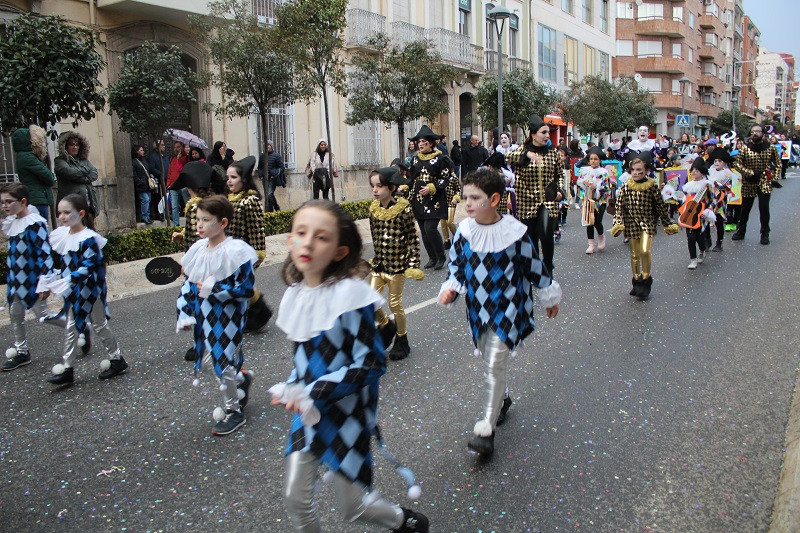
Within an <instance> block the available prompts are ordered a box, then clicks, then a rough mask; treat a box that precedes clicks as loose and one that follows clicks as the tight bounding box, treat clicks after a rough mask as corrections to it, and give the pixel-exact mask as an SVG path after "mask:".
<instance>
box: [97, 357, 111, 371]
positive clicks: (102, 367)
mask: <svg viewBox="0 0 800 533" xmlns="http://www.w3.org/2000/svg"><path fill="white" fill-rule="evenodd" d="M109 368H111V361H109V360H108V359H103V360H102V361H100V370H103V371H106V370H108V369H109Z"/></svg>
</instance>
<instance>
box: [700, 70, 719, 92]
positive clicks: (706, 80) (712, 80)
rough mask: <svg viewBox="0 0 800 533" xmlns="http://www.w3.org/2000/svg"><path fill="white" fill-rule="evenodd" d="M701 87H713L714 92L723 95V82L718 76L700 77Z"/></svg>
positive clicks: (706, 75)
mask: <svg viewBox="0 0 800 533" xmlns="http://www.w3.org/2000/svg"><path fill="white" fill-rule="evenodd" d="M698 85H699V86H700V87H713V88H714V92H717V93H721V92H722V86H723V83H722V80H721V79H719V78H718V77H717V76H714V75H713V74H702V75H701V76H700V82H699V83H698Z"/></svg>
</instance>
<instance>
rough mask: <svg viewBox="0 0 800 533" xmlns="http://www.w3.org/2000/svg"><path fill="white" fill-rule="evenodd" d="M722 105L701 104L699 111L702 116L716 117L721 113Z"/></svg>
mask: <svg viewBox="0 0 800 533" xmlns="http://www.w3.org/2000/svg"><path fill="white" fill-rule="evenodd" d="M720 111H721V109H720V107H719V106H717V105H713V104H700V110H699V111H698V112H697V114H698V115H700V116H701V117H711V118H714V117H716V116H717V115H719V112H720Z"/></svg>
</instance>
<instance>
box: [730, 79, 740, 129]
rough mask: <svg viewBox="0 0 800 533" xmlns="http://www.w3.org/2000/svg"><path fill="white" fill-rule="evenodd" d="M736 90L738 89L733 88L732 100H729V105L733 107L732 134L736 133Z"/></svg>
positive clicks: (737, 99) (737, 107)
mask: <svg viewBox="0 0 800 533" xmlns="http://www.w3.org/2000/svg"><path fill="white" fill-rule="evenodd" d="M738 90H739V89H738V88H737V87H734V88H733V98H731V103H732V104H733V107H732V108H731V121H732V123H733V131H734V132H735V131H736V112H737V111H738V109H739V105H738V104H739V98H737V97H736V93H737V92H738Z"/></svg>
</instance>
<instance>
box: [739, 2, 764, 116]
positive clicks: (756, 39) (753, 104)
mask: <svg viewBox="0 0 800 533" xmlns="http://www.w3.org/2000/svg"><path fill="white" fill-rule="evenodd" d="M742 29H743V30H744V38H743V39H742V61H741V64H740V65H739V68H738V69H737V70H736V71H735V74H736V76H735V80H736V82H737V86H738V87H739V91H738V94H737V97H738V98H737V100H738V101H737V105H738V106H739V111H741V112H742V114H744V115H747V116H748V117H750V118H751V119H755V118H756V109H757V108H758V95H757V94H756V85H755V83H756V62H757V60H758V49H759V46H760V45H761V32H759V31H758V28H757V27H756V25H755V23H753V20H752V19H751V18H750V17H748V16H747V15H744V16H743V17H742Z"/></svg>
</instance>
